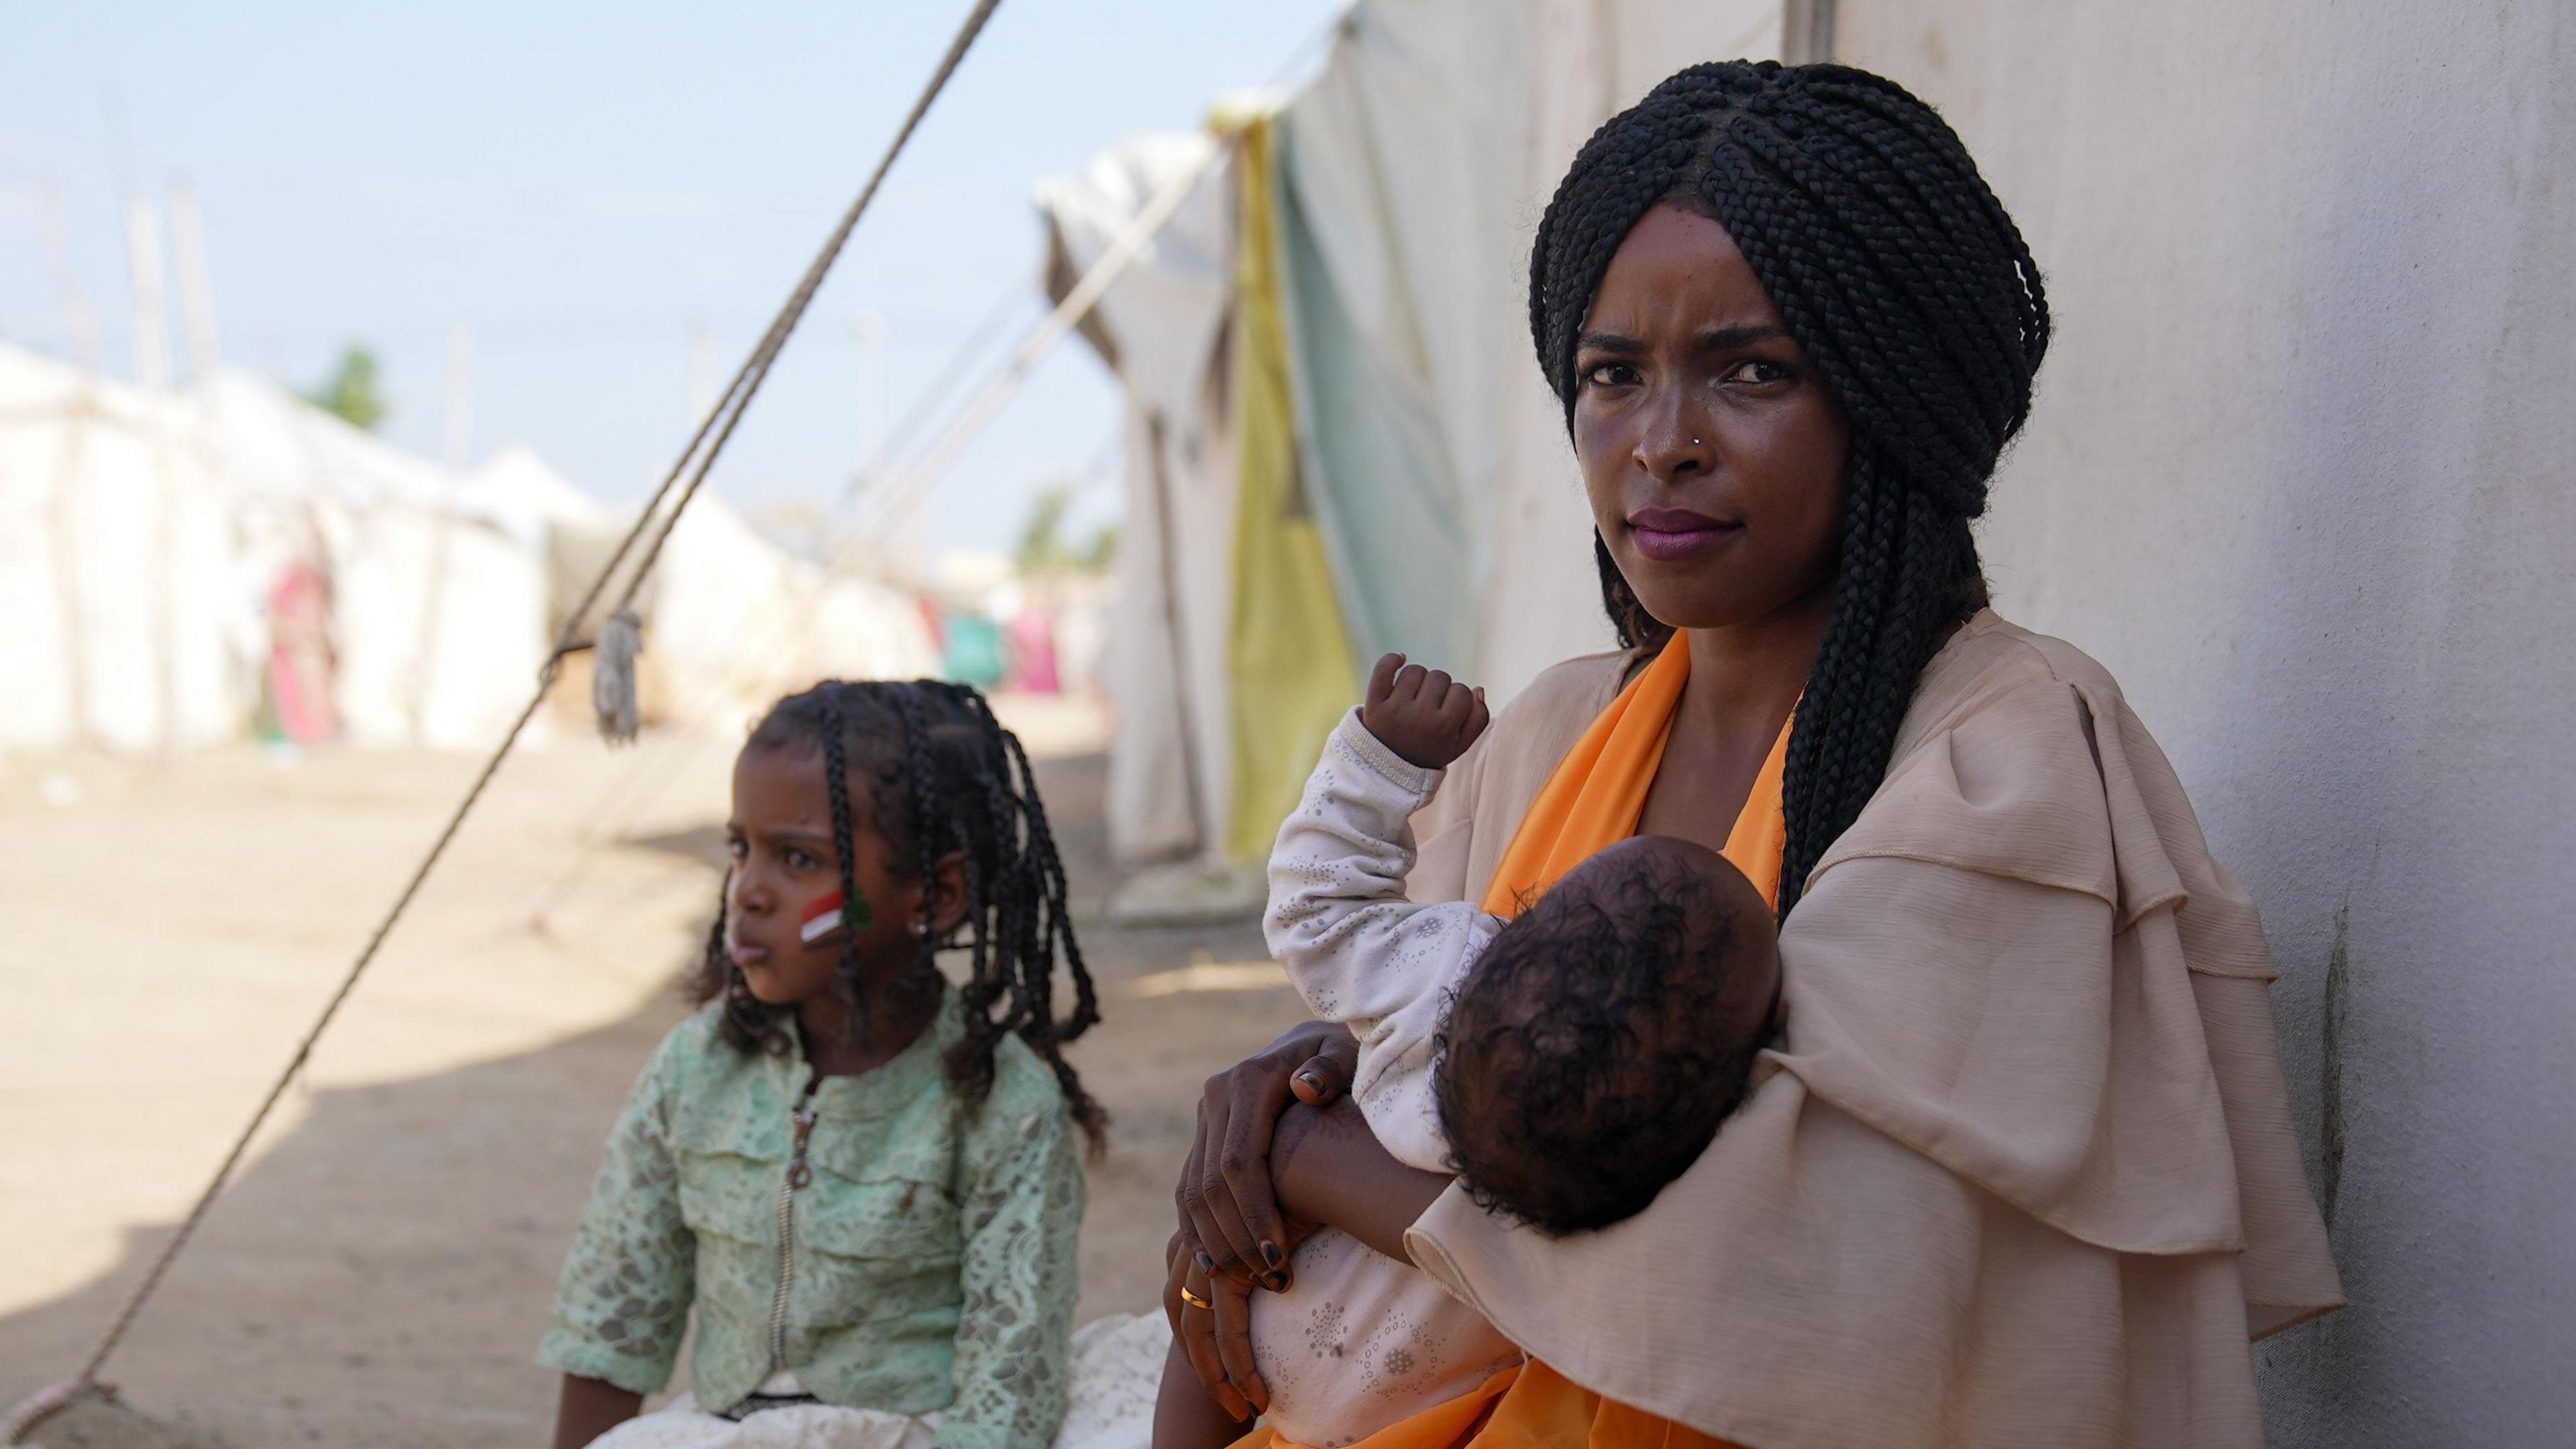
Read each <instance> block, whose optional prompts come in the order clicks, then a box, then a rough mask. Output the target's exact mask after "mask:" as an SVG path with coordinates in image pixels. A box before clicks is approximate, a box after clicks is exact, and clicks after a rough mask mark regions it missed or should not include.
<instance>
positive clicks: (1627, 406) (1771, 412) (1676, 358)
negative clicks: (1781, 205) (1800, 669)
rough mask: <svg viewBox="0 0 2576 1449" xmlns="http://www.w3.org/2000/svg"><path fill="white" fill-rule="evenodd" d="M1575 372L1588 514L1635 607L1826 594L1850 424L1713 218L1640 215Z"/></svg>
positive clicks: (1815, 599) (1741, 616)
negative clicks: (1633, 593) (1589, 503)
mask: <svg viewBox="0 0 2576 1449" xmlns="http://www.w3.org/2000/svg"><path fill="white" fill-rule="evenodd" d="M1574 371H1575V398H1574V451H1575V457H1576V460H1577V461H1578V462H1579V463H1580V464H1581V465H1582V468H1583V485H1584V489H1585V491H1586V492H1587V493H1588V494H1589V495H1590V496H1591V500H1592V519H1593V522H1594V524H1595V525H1597V526H1598V527H1599V528H1600V530H1601V538H1602V541H1603V542H1604V543H1607V544H1608V545H1609V546H1610V557H1611V558H1612V559H1613V560H1615V561H1616V562H1617V563H1618V565H1619V572H1620V573H1622V574H1624V575H1626V576H1627V580H1628V585H1629V587H1631V588H1633V589H1635V590H1636V591H1637V598H1638V601H1639V602H1641V603H1643V604H1644V605H1645V606H1646V612H1648V613H1650V614H1652V615H1654V616H1655V617H1656V618H1657V619H1659V620H1661V621H1662V622H1664V623H1666V624H1670V625H1672V626H1673V627H1675V628H1678V629H1707V628H1718V627H1723V626H1727V625H1734V624H1744V623H1749V622H1752V621H1755V620H1758V619H1761V618H1764V617H1766V616H1768V615H1771V614H1773V613H1776V612H1778V611H1779V610H1782V609H1784V608H1788V607H1791V606H1794V605H1799V604H1807V603H1821V602H1822V601H1823V600H1826V599H1830V598H1831V596H1832V588H1833V579H1834V567H1835V557H1836V545H1837V542H1838V540H1839V537H1840V531H1841V522H1842V505H1843V460H1844V454H1845V450H1846V447H1847V444H1848V439H1849V433H1850V430H1849V426H1848V424H1847V423H1846V422H1845V420H1844V417H1843V411H1842V408H1841V405H1840V404H1838V403H1836V402H1835V401H1834V398H1833V396H1832V395H1831V394H1830V393H1829V392H1828V391H1827V390H1826V388H1825V383H1824V379H1823V378H1822V377H1820V376H1819V375H1818V374H1817V372H1816V370H1815V368H1814V367H1813V366H1812V365H1811V364H1809V362H1808V361H1807V355H1806V353H1805V352H1803V351H1802V350H1800V348H1799V346H1798V344H1797V342H1796V340H1795V339H1793V338H1791V337H1790V335H1789V330H1788V327H1787V324H1785V323H1784V322H1782V321H1781V319H1780V311H1779V309H1778V308H1776V307H1774V306H1772V305H1771V297H1770V294H1769V293H1767V292H1765V291H1764V290H1763V289H1762V284H1761V283H1760V282H1759V281H1757V280H1755V278H1754V275H1753V268H1752V267H1751V266H1750V265H1748V264H1747V263H1746V262H1745V260H1744V254H1743V253H1741V252H1739V251H1737V250H1736V249H1735V241H1734V239H1733V238H1732V237H1729V236H1728V235H1727V233H1726V228H1725V227H1723V226H1721V225H1719V224H1718V223H1717V222H1715V221H1712V220H1710V219H1709V218H1707V217H1704V216H1701V215H1699V214H1698V213H1696V212H1689V211H1683V210H1681V209H1679V208H1677V207H1671V206H1659V207H1656V208H1655V209H1653V210H1652V211H1649V212H1647V213H1646V215H1645V216H1644V218H1643V219H1641V220H1640V221H1639V222H1638V223H1637V225H1636V227H1635V229H1634V230H1632V231H1630V232H1629V233H1628V236H1627V239H1626V240H1625V241H1623V242H1621V243H1620V244H1619V250H1618V252H1617V253H1616V254H1615V255H1613V256H1612V257H1611V259H1610V268H1609V270H1608V271H1607V272H1606V273H1605V274H1603V276H1602V278H1601V288H1600V291H1599V292H1597V293H1596V294H1595V295H1594V296H1593V299H1592V311H1591V314H1590V315H1589V316H1587V317H1586V318H1585V319H1584V322H1583V332H1582V335H1581V336H1580V337H1579V338H1578V339H1577V340H1576V343H1575V350H1574Z"/></svg>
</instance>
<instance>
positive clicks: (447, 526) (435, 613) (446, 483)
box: [406, 325, 474, 745]
mask: <svg viewBox="0 0 2576 1449" xmlns="http://www.w3.org/2000/svg"><path fill="white" fill-rule="evenodd" d="M445 403H446V408H445V411H446V414H447V416H446V418H445V433H446V444H447V446H446V455H447V456H446V459H445V462H446V464H447V467H446V470H445V473H444V475H443V476H442V477H441V478H440V479H439V490H440V497H439V499H438V500H437V505H436V508H435V509H434V511H433V514H432V518H431V523H430V535H429V577H428V578H427V579H426V580H425V581H424V582H423V584H422V586H421V600H420V643H419V644H418V645H417V646H415V647H414V649H413V652H412V659H411V698H410V699H409V700H408V701H406V703H407V704H408V705H409V706H410V709H409V713H410V716H411V742H412V743H413V744H415V745H418V744H424V743H426V742H427V741H428V738H429V692H430V689H431V687H432V686H434V685H435V684H436V683H437V678H438V626H439V621H440V617H441V615H443V614H444V613H445V612H446V606H447V556H448V553H449V551H450V550H451V549H452V548H453V547H454V542H453V535H454V533H455V529H456V506H457V498H456V494H457V485H458V484H460V483H462V482H463V481H464V479H465V458H466V454H467V453H468V452H469V451H471V449H472V446H473V437H474V411H473V410H474V334H473V333H471V332H469V331H467V330H466V329H465V328H464V327H463V326H462V325H459V326H456V327H451V328H449V329H448V332H447V389H446V397H445Z"/></svg>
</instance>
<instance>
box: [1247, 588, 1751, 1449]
mask: <svg viewBox="0 0 2576 1449" xmlns="http://www.w3.org/2000/svg"><path fill="white" fill-rule="evenodd" d="M1689 682H1690V647H1689V644H1688V643H1687V641H1686V640H1685V639H1684V638H1682V637H1681V636H1678V635H1677V636H1675V638H1674V640H1673V642H1672V643H1671V644H1669V645H1667V646H1666V647H1665V649H1664V651H1663V652H1662V653H1661V654H1660V655H1658V656H1657V657H1656V659H1655V661H1654V662H1653V663H1652V664H1650V665H1648V666H1647V667H1646V668H1645V669H1644V670H1643V671H1642V672H1640V673H1639V674H1638V676H1637V677H1636V678H1635V679H1634V680H1632V681H1630V683H1629V684H1628V687H1627V688H1625V689H1623V690H1621V691H1620V692H1619V695H1618V697H1617V698H1615V699H1613V700H1612V701H1611V702H1610V706H1609V708H1607V709H1605V710H1603V711H1602V712H1601V714H1600V716H1599V717H1598V718H1596V719H1594V720H1593V722H1592V725H1591V727H1590V728H1588V729H1586V730H1585V731H1584V732H1583V736H1582V738H1581V739H1579V740H1578V741H1576V742H1575V746H1574V748H1573V749H1572V750H1570V751H1568V752H1567V753H1566V755H1565V758H1564V760H1563V761H1562V762H1561V763H1559V764H1558V766H1557V767H1556V772H1555V773H1554V774H1553V775H1551V776H1549V778H1548V782H1547V785H1546V787H1545V788H1543V789H1542V790H1540V791H1539V795H1538V798H1537V799H1536V800H1535V801H1533V802H1531V805H1530V808H1529V813H1528V814H1527V815H1525V816H1523V817H1522V819H1521V825H1520V829H1519V831H1518V832H1517V833H1516V834H1515V835H1514V836H1513V837H1512V843H1511V846H1510V848H1509V849H1508V850H1507V851H1505V852H1504V855H1503V859H1502V864H1501V866H1500V868H1498V869H1497V870H1496V871H1495V872H1494V879H1493V884H1492V886H1491V887H1490V888H1489V889H1488V890H1487V891H1486V894H1485V901H1484V908H1485V909H1486V910H1488V911H1490V912H1492V913H1494V914H1495V915H1499V916H1512V915H1518V914H1519V913H1520V911H1521V908H1522V907H1523V906H1525V905H1526V904H1528V903H1529V902H1531V901H1534V900H1536V899H1538V897H1539V896H1541V895H1543V894H1545V893H1546V891H1547V888H1548V887H1549V886H1551V885H1554V884H1555V883H1556V881H1557V880H1558V878H1560V877H1562V876H1563V875H1564V874H1565V873H1566V872H1567V871H1569V870H1572V869H1573V868H1574V867H1575V866H1577V865H1579V864H1581V863H1582V862H1583V861H1584V860H1586V859H1587V858H1589V857H1591V856H1592V855H1594V854H1596V853H1598V852H1599V851H1601V850H1602V849H1603V848H1605V847H1607V846H1611V845H1615V844H1617V843H1618V842H1619V841H1622V840H1625V839H1627V838H1628V837H1629V836H1631V835H1633V834H1635V833H1636V830H1637V820H1638V818H1639V816H1641V815H1642V814H1643V813H1644V811H1645V806H1646V792H1647V791H1648V790H1649V789H1650V788H1651V787H1652V786H1653V784H1654V781H1655V771H1656V769H1657V768H1658V767H1659V766H1660V765H1661V764H1662V763H1663V758H1664V745H1665V743H1666V742H1667V741H1668V740H1670V739H1671V738H1672V726H1673V712H1674V709H1675V707H1676V706H1677V705H1678V704H1679V703H1680V702H1681V695H1682V686H1684V685H1685V684H1687V683H1689ZM1788 754H1789V727H1788V726H1787V725H1786V724H1783V725H1782V726H1781V728H1780V736H1779V738H1778V739H1777V740H1775V741H1774V742H1773V743H1772V746H1771V755H1770V758H1769V759H1768V760H1766V761H1765V762H1764V763H1763V766H1762V770H1761V773H1760V774H1759V775H1758V776H1757V777H1756V778H1755V780H1754V782H1753V790H1752V793H1751V794H1750V795H1749V796H1748V797H1746V799H1745V802H1744V808H1743V810H1742V811H1740V812H1738V814H1737V815H1736V818H1735V825H1734V827H1733V828H1732V829H1731V830H1730V831H1729V832H1728V834H1727V840H1726V849H1725V850H1724V851H1723V852H1722V853H1723V854H1724V855H1725V856H1726V858H1727V860H1728V861H1730V862H1732V863H1733V864H1734V866H1735V868H1736V869H1738V870H1740V871H1742V872H1744V874H1745V877H1746V878H1747V879H1748V880H1750V881H1752V882H1753V884H1754V885H1755V886H1756V887H1757V888H1759V889H1760V890H1761V892H1762V898H1763V899H1764V900H1766V901H1770V902H1771V903H1772V904H1773V905H1775V906H1776V905H1777V904H1778V903H1779V899H1780V858H1781V852H1782V850H1783V848H1784V847H1785V846H1786V844H1787V842H1788V817H1787V816H1786V815H1785V814H1784V813H1783V811H1782V809H1781V795H1780V788H1781V780H1782V777H1783V774H1784V772H1785V770H1786V767H1787V762H1788ZM1468 1446H1474V1449H1576V1446H1585V1449H1733V1446H1731V1445H1730V1444H1729V1443H1728V1441H1726V1440H1722V1439H1716V1438H1712V1437H1710V1436H1709V1435H1706V1434H1703V1433H1700V1432H1699V1431H1698V1430H1695V1429H1691V1428H1688V1427H1685V1426H1684V1425H1681V1424H1677V1423H1675V1422H1673V1421H1672V1420H1670V1419H1664V1418H1658V1417H1657V1416H1655V1415H1653V1414H1649V1413H1646V1412H1645V1411H1643V1410H1640V1409H1633V1408H1630V1407H1628V1406H1627V1405H1625V1404H1621V1403H1617V1402H1615V1401H1613V1400H1610V1399H1605V1398H1603V1397H1602V1396H1601V1395H1599V1394H1596V1393H1594V1392H1592V1391H1591V1390H1589V1389H1586V1388H1584V1387H1582V1386H1581V1385H1579V1384H1576V1383H1574V1382H1573V1381H1572V1380H1570V1379H1568V1378H1566V1377H1565V1376H1564V1375H1562V1374H1560V1373H1558V1372H1556V1371H1555V1370H1554V1369H1551V1368H1549V1367H1548V1366H1547V1365H1546V1364H1544V1363H1541V1362H1539V1361H1537V1360H1535V1359H1533V1360H1531V1361H1530V1362H1529V1363H1527V1364H1526V1365H1524V1366H1522V1367H1520V1368H1516V1369H1506V1370H1505V1371H1503V1372H1502V1373H1499V1374H1496V1375H1494V1376H1493V1377H1492V1378H1491V1379H1488V1380H1486V1381H1485V1383H1484V1385H1483V1386H1482V1387H1481V1388H1479V1389H1477V1390H1476V1391H1475V1392H1474V1393H1471V1394H1465V1395H1462V1396H1460V1397H1458V1398H1455V1399H1451V1400H1449V1401H1448V1402H1446V1403H1442V1404H1436V1405H1434V1406H1432V1407H1431V1408H1428V1409H1425V1410H1423V1411H1422V1412H1420V1413H1418V1414H1415V1415H1414V1416H1413V1417H1412V1418H1409V1419H1406V1420H1404V1421H1403V1422H1402V1423H1399V1424H1394V1425H1390V1426H1389V1427H1387V1428H1385V1429H1381V1430H1379V1431H1378V1432H1377V1433H1375V1434H1372V1435H1370V1436H1369V1437H1368V1438H1366V1439H1363V1440H1361V1441H1360V1442H1359V1443H1358V1444H1356V1445H1353V1446H1352V1449H1468ZM1238 1449H1304V1446H1302V1445H1297V1444H1294V1443H1293V1442H1292V1441H1290V1440H1287V1439H1284V1438H1281V1437H1280V1436H1278V1435H1277V1434H1275V1433H1273V1432H1272V1431H1271V1430H1269V1429H1267V1428H1262V1429H1256V1430H1254V1431H1253V1432H1252V1433H1251V1434H1249V1435H1247V1436H1246V1437H1245V1438H1244V1439H1242V1440H1241V1441H1239V1443H1238Z"/></svg>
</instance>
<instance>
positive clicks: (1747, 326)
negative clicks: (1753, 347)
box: [1691, 322, 1789, 352]
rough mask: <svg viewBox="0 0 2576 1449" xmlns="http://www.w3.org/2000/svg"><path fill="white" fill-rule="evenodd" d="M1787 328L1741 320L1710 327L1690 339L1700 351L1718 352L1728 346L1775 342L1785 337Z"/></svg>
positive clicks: (1787, 334)
mask: <svg viewBox="0 0 2576 1449" xmlns="http://www.w3.org/2000/svg"><path fill="white" fill-rule="evenodd" d="M1788 336H1789V329H1788V328H1786V327H1772V326H1768V325H1766V324H1763V323H1759V322H1742V323H1738V324H1736V325H1735V326H1732V327H1712V328H1710V329H1708V330H1707V331H1706V332H1703V333H1701V334H1700V335H1699V336H1697V337H1694V338H1692V339H1691V343H1692V345H1693V346H1694V347H1696V348H1698V349H1699V350H1700V351H1702V352H1720V351H1724V350H1725V349H1727V348H1730V347H1743V346H1746V345H1748V344H1750V343H1755V342H1776V341H1779V340H1782V339H1784V338H1787V337H1788Z"/></svg>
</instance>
